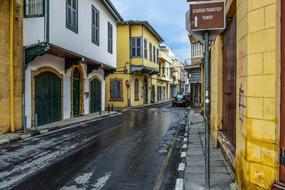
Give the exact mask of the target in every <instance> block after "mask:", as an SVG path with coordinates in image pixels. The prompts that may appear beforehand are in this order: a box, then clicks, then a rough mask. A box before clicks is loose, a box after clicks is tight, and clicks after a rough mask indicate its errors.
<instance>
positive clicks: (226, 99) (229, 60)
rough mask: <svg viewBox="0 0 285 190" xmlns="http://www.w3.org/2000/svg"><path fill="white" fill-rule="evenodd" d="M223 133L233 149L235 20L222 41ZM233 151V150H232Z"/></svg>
mask: <svg viewBox="0 0 285 190" xmlns="http://www.w3.org/2000/svg"><path fill="white" fill-rule="evenodd" d="M222 123H223V133H224V135H225V136H226V137H227V139H228V140H229V141H230V143H231V145H232V146H233V148H234V149H235V145H236V18H235V17H234V18H233V20H232V22H231V23H230V25H229V26H228V29H227V30H226V32H225V34H224V40H223V120H222ZM232 151H234V150H232Z"/></svg>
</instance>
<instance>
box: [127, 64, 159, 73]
mask: <svg viewBox="0 0 285 190" xmlns="http://www.w3.org/2000/svg"><path fill="white" fill-rule="evenodd" d="M131 72H141V73H142V74H151V75H156V74H158V73H159V70H158V69H155V68H151V67H146V66H143V65H131Z"/></svg>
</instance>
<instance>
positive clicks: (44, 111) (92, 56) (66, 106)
mask: <svg viewBox="0 0 285 190" xmlns="http://www.w3.org/2000/svg"><path fill="white" fill-rule="evenodd" d="M24 2H25V11H24V13H25V19H24V46H25V64H26V69H25V116H26V117H27V127H31V126H33V124H34V122H35V118H37V119H36V120H37V122H38V124H39V125H44V124H48V123H51V122H55V121H59V120H62V119H67V118H71V117H75V116H80V115H85V114H89V113H93V112H98V111H99V110H102V111H104V109H105V98H103V97H104V96H105V77H106V76H107V75H108V74H109V73H111V72H112V71H113V70H114V69H115V67H116V63H117V60H116V57H117V56H116V51H117V50H116V47H117V45H116V41H117V40H116V36H117V35H116V34H117V23H118V22H121V21H122V20H123V19H122V17H121V16H120V14H119V13H118V11H117V10H116V9H115V7H114V6H113V4H112V3H111V1H110V0H45V1H44V0H24Z"/></svg>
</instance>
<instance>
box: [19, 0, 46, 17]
mask: <svg viewBox="0 0 285 190" xmlns="http://www.w3.org/2000/svg"><path fill="white" fill-rule="evenodd" d="M27 1H28V0H24V18H37V17H43V16H45V0H42V2H43V6H42V7H43V10H42V11H43V12H42V14H34V15H27V4H28V3H27Z"/></svg>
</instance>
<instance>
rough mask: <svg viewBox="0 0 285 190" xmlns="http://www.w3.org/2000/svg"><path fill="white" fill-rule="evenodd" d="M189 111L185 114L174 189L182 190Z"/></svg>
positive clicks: (187, 141)
mask: <svg viewBox="0 0 285 190" xmlns="http://www.w3.org/2000/svg"><path fill="white" fill-rule="evenodd" d="M188 116H189V113H188V115H187V116H186V117H187V119H186V123H185V125H186V127H185V133H184V138H183V145H182V147H181V150H182V152H181V155H180V163H179V165H178V168H177V179H176V183H175V188H174V190H184V175H185V170H186V164H187V163H186V157H187V148H188V143H189V128H188V125H187V124H188V123H189V122H190V121H189V117H188Z"/></svg>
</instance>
